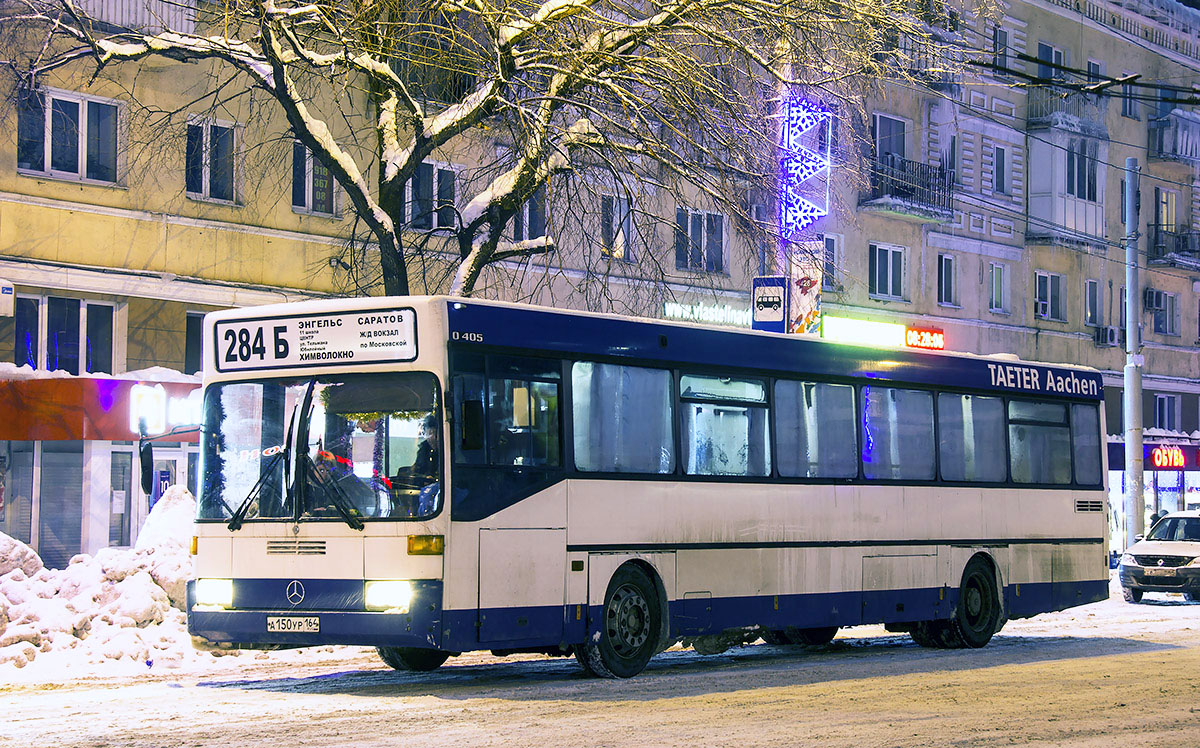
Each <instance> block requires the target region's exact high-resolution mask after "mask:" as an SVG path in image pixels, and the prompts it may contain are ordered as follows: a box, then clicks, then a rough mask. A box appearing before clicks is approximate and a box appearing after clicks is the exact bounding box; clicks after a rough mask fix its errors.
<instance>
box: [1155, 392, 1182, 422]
mask: <svg viewBox="0 0 1200 748" xmlns="http://www.w3.org/2000/svg"><path fill="white" fill-rule="evenodd" d="M1154 428H1156V429H1167V430H1168V431H1176V430H1178V428H1179V395H1155V396H1154Z"/></svg>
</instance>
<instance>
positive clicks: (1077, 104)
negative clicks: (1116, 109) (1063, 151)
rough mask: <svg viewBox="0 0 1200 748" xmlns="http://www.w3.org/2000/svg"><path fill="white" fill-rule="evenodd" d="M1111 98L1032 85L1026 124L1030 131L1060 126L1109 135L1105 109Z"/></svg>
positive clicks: (1101, 135) (1085, 133) (1097, 135)
mask: <svg viewBox="0 0 1200 748" xmlns="http://www.w3.org/2000/svg"><path fill="white" fill-rule="evenodd" d="M1107 102H1108V100H1107V99H1106V98H1105V97H1103V96H1096V95H1095V94H1081V93H1068V92H1065V91H1062V90H1061V89H1058V88H1055V87H1053V86H1031V87H1030V88H1029V93H1028V98H1027V99H1026V103H1027V109H1026V115H1025V126H1026V127H1027V128H1028V129H1030V130H1043V129H1049V128H1060V129H1063V130H1070V131H1072V132H1078V133H1082V134H1084V135H1091V136H1093V137H1102V138H1105V139H1107V138H1108V130H1107V129H1106V128H1105V126H1104V110H1105V109H1106V108H1107Z"/></svg>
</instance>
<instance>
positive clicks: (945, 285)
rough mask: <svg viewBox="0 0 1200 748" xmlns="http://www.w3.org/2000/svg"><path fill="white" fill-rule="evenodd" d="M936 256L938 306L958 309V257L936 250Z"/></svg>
mask: <svg viewBox="0 0 1200 748" xmlns="http://www.w3.org/2000/svg"><path fill="white" fill-rule="evenodd" d="M937 258H938V269H937V286H938V291H937V300H938V306H944V307H952V308H955V309H958V308H960V307H959V304H958V277H957V270H958V258H957V257H955V256H954V255H952V254H950V253H949V252H938V256H937ZM947 291H948V293H947Z"/></svg>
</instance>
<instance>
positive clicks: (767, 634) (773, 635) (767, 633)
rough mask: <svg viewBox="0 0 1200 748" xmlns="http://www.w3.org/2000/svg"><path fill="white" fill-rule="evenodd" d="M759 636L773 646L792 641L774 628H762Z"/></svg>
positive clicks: (780, 645)
mask: <svg viewBox="0 0 1200 748" xmlns="http://www.w3.org/2000/svg"><path fill="white" fill-rule="evenodd" d="M761 636H762V640H763V641H764V642H766V643H767V644H770V645H772V646H775V647H782V646H784V645H786V644H791V643H792V642H791V640H790V639H789V638H788V636H787V634H785V633H784V632H782V631H778V630H776V629H763V630H762V634H761Z"/></svg>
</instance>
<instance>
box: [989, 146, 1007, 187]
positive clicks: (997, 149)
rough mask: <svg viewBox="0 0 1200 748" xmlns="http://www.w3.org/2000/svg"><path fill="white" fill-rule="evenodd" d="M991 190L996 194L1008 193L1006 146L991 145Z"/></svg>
mask: <svg viewBox="0 0 1200 748" xmlns="http://www.w3.org/2000/svg"><path fill="white" fill-rule="evenodd" d="M992 192H994V193H996V194H997V195H1008V194H1010V192H1009V185H1008V147H1007V146H1002V145H998V146H993V147H992Z"/></svg>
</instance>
